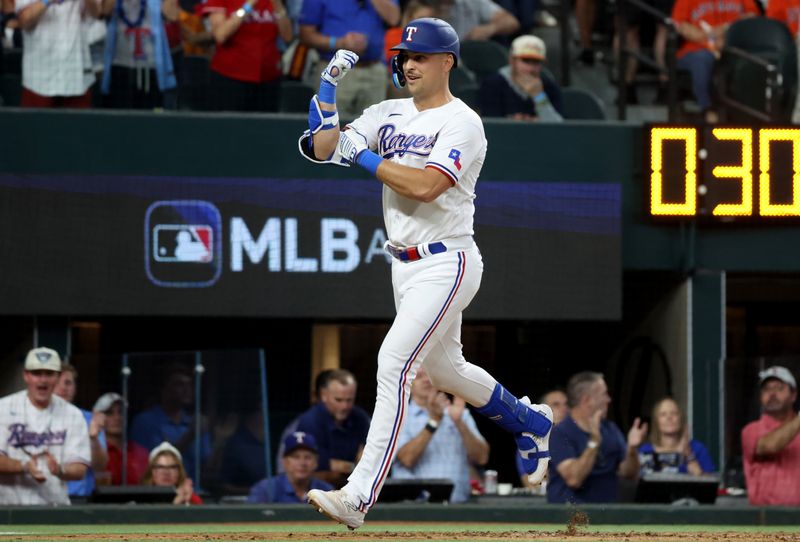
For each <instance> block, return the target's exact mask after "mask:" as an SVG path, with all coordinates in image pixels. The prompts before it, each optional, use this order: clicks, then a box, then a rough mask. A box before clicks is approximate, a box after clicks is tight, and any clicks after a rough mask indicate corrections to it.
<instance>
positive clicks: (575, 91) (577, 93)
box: [561, 88, 606, 120]
mask: <svg viewBox="0 0 800 542" xmlns="http://www.w3.org/2000/svg"><path fill="white" fill-rule="evenodd" d="M561 98H562V100H563V103H564V118H565V119H567V120H577V119H583V120H605V118H606V113H605V108H604V107H603V103H602V102H601V101H600V99H599V98H598V97H597V96H595V95H594V94H593V93H592V92H590V91H588V90H584V89H582V88H565V89H562V90H561Z"/></svg>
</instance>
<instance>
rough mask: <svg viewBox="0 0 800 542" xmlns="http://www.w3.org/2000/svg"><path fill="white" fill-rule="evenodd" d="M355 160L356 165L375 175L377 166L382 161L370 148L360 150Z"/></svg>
mask: <svg viewBox="0 0 800 542" xmlns="http://www.w3.org/2000/svg"><path fill="white" fill-rule="evenodd" d="M356 162H358V165H359V166H361V167H363V168H364V169H366V170H367V171H369V172H370V173H372V174H373V175H375V173H376V172H377V171H378V166H379V165H381V162H383V158H381V157H380V156H378V155H377V154H375V153H374V152H372V151H371V150H369V149H367V150H364V151H361V153H360V154H359V155H358V157H357V158H356Z"/></svg>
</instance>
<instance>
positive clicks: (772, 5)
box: [767, 0, 800, 124]
mask: <svg viewBox="0 0 800 542" xmlns="http://www.w3.org/2000/svg"><path fill="white" fill-rule="evenodd" d="M767 17H772V18H773V19H777V20H779V21H781V22H783V23H785V24H786V26H788V27H789V31H790V32H791V33H792V35H793V36H794V37H795V39H797V37H798V30H800V0H770V2H769V4H768V5H767ZM799 45H800V43H799ZM798 53H800V48H798ZM798 67H800V58H798ZM792 122H794V123H795V124H798V123H800V93H798V96H797V100H796V101H795V104H794V113H793V114H792Z"/></svg>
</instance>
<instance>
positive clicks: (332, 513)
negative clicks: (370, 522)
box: [308, 489, 366, 531]
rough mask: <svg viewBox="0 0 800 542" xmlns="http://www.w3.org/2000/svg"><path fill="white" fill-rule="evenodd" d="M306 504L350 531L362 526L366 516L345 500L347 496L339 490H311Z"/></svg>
mask: <svg viewBox="0 0 800 542" xmlns="http://www.w3.org/2000/svg"><path fill="white" fill-rule="evenodd" d="M308 504H310V505H311V506H313V507H314V508H316V509H317V511H318V512H320V513H321V514H325V515H326V516H328V517H329V518H331V519H332V520H333V521H337V522H339V523H342V524H344V525H347V528H348V529H350V530H351V531H352V530H355V529H358V528H359V527H361V526H362V525H364V516H365V515H366V514H365V513H364V512H361V511H360V510H359V509H358V507H357V506H356V505H354V504H353V503H351V502H350V501H349V500H347V494H346V493H345V492H344V491H342V490H341V489H338V490H333V491H322V490H321V489H312V490H311V491H309V492H308Z"/></svg>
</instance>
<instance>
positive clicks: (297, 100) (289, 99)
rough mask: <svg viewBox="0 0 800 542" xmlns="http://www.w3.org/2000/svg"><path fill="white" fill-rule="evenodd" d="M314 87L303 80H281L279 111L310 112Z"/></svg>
mask: <svg viewBox="0 0 800 542" xmlns="http://www.w3.org/2000/svg"><path fill="white" fill-rule="evenodd" d="M314 92H315V91H314V89H313V88H311V87H310V86H308V85H306V84H305V83H303V82H301V81H289V80H284V81H281V91H280V101H279V102H278V111H281V112H284V113H308V102H309V101H310V100H311V97H312V96H314Z"/></svg>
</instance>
